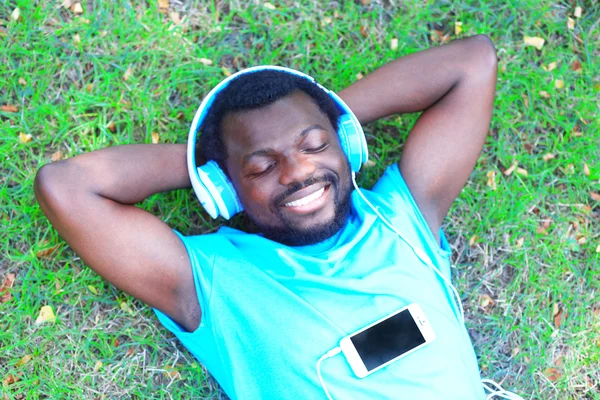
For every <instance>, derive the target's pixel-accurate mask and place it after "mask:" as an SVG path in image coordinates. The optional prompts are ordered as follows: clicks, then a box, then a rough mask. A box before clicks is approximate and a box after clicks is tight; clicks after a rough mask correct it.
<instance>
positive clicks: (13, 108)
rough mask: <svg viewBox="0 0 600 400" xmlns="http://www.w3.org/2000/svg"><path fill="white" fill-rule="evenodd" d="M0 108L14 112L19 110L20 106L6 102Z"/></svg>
mask: <svg viewBox="0 0 600 400" xmlns="http://www.w3.org/2000/svg"><path fill="white" fill-rule="evenodd" d="M0 110H2V111H4V112H12V113H16V112H19V108H18V107H17V106H14V105H12V104H5V105H3V106H2V107H0Z"/></svg>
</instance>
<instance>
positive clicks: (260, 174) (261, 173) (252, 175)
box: [248, 163, 275, 179]
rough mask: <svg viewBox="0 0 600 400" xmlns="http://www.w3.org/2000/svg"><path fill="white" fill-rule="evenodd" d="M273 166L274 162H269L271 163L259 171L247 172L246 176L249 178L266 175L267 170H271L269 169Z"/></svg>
mask: <svg viewBox="0 0 600 400" xmlns="http://www.w3.org/2000/svg"><path fill="white" fill-rule="evenodd" d="M273 168H275V163H271V164H269V165H267V166H266V168H264V169H262V170H261V171H258V172H252V173H250V174H248V178H250V179H255V178H260V177H262V176H264V175H267V174H268V173H269V172H271V170H273Z"/></svg>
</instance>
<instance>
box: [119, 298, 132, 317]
mask: <svg viewBox="0 0 600 400" xmlns="http://www.w3.org/2000/svg"><path fill="white" fill-rule="evenodd" d="M121 310H123V311H125V312H126V313H128V314H129V315H134V312H133V310H132V309H131V307H129V304H127V303H126V302H124V301H122V302H121Z"/></svg>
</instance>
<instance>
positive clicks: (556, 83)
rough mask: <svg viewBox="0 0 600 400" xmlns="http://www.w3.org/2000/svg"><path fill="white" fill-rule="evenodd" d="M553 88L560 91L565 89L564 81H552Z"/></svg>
mask: <svg viewBox="0 0 600 400" xmlns="http://www.w3.org/2000/svg"><path fill="white" fill-rule="evenodd" d="M554 87H555V88H557V89H562V88H564V87H565V81H563V80H562V79H557V80H555V81H554Z"/></svg>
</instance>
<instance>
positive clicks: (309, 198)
mask: <svg viewBox="0 0 600 400" xmlns="http://www.w3.org/2000/svg"><path fill="white" fill-rule="evenodd" d="M328 187H329V185H327V186H324V187H322V188H321V189H319V190H317V191H316V192H314V193H312V194H309V195H308V196H306V197H303V198H301V199H298V200H295V201H290V202H289V203H285V204H284V207H301V206H305V205H307V204H310V203H312V202H313V201H315V200H317V199H319V198H321V196H323V193H325V189H327V188H328Z"/></svg>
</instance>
